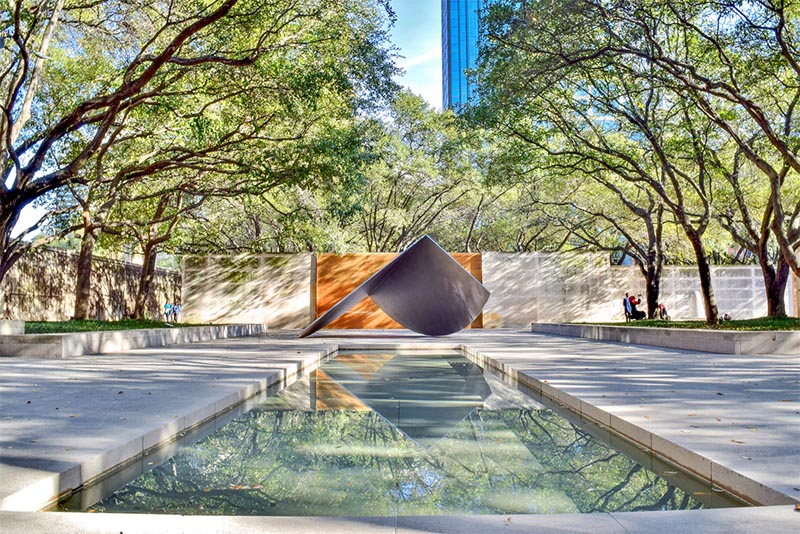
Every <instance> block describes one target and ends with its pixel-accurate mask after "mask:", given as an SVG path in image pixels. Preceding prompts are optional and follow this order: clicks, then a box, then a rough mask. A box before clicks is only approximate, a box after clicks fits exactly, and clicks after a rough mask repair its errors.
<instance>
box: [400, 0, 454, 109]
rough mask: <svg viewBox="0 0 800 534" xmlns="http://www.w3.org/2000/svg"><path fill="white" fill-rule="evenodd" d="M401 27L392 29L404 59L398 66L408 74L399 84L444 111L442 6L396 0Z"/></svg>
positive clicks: (426, 0) (436, 0)
mask: <svg viewBox="0 0 800 534" xmlns="http://www.w3.org/2000/svg"><path fill="white" fill-rule="evenodd" d="M392 8H393V9H394V11H395V14H397V23H396V24H395V25H394V27H392V29H391V37H392V42H393V43H394V45H395V46H396V47H397V48H398V49H399V50H398V53H399V54H400V55H402V56H403V57H401V58H398V59H397V64H398V66H399V67H401V68H402V69H403V70H405V71H406V73H405V75H404V76H403V77H401V78H398V79H397V81H398V82H399V83H400V84H402V85H405V86H406V87H408V88H409V89H411V91H412V92H414V93H416V94H418V95H420V96H422V98H424V99H425V100H427V101H428V103H429V104H430V105H431V106H433V107H434V108H436V109H441V108H442V37H441V36H442V24H441V19H442V12H441V10H442V2H441V0H392Z"/></svg>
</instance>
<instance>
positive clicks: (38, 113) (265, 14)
mask: <svg viewBox="0 0 800 534" xmlns="http://www.w3.org/2000/svg"><path fill="white" fill-rule="evenodd" d="M377 4H380V5H382V6H383V7H384V8H388V5H387V4H386V3H385V2H380V1H379V0H376V2H372V1H370V0H351V1H345V2H337V3H335V4H330V3H328V2H323V1H321V0H319V1H316V0H312V1H307V2H302V3H298V2H294V1H292V0H277V1H275V0H271V1H267V0H224V1H214V2H211V3H209V4H208V5H206V6H205V7H203V8H201V9H199V10H198V7H197V5H196V4H195V3H191V2H182V1H179V2H171V3H169V4H152V3H146V2H138V1H135V0H134V1H124V0H123V1H109V2H100V3H90V4H82V3H78V2H71V0H65V1H63V2H61V1H59V2H56V3H55V4H54V5H53V4H50V3H45V2H42V3H41V4H34V3H32V2H17V3H14V5H13V9H12V10H9V11H4V12H3V16H4V17H6V19H5V20H3V21H2V23H3V26H4V27H8V28H10V29H11V30H10V31H11V36H10V38H9V39H8V40H6V44H7V46H9V47H10V48H11V54H3V60H2V61H3V62H2V64H0V90H2V95H3V102H2V109H3V114H2V119H0V147H2V150H3V153H4V157H3V160H2V162H3V163H2V165H3V166H2V169H1V170H2V176H3V187H2V190H1V191H0V279H2V277H3V276H4V275H5V273H6V272H7V270H8V269H9V268H10V267H11V266H12V265H13V263H14V262H15V261H16V260H17V259H18V258H19V257H20V255H21V254H22V253H24V251H25V250H26V249H27V248H28V247H29V246H30V243H29V242H28V241H25V240H24V239H23V237H24V235H25V232H24V231H23V232H22V234H19V235H17V234H15V233H14V232H15V229H16V227H17V223H18V222H19V215H20V211H21V210H22V208H23V207H25V206H26V205H28V204H29V203H31V202H34V201H37V200H39V199H42V198H44V197H45V196H46V195H49V194H53V193H54V192H57V191H59V190H60V189H61V188H64V187H68V186H70V187H80V186H84V185H86V184H87V180H91V179H99V180H102V181H103V182H105V183H106V185H107V184H108V183H111V182H113V181H115V180H120V179H121V177H122V181H131V182H135V181H136V180H139V179H142V178H143V177H146V176H149V175H152V174H154V173H157V172H165V171H166V170H169V169H175V168H183V169H186V168H197V167H201V166H204V165H208V164H209V161H210V160H213V161H211V164H212V165H214V166H216V169H217V171H219V168H220V167H226V166H227V165H228V164H229V163H230V162H228V161H225V157H224V156H223V155H221V152H220V151H221V150H222V149H223V148H225V147H233V146H236V147H237V148H240V149H241V150H242V151H245V150H248V149H249V150H253V149H254V148H256V147H254V146H252V145H250V146H249V147H245V146H243V145H246V144H247V143H246V141H247V140H259V141H270V140H272V141H274V140H276V137H273V135H275V134H277V132H276V131H274V130H273V131H264V128H266V125H268V124H269V125H271V124H273V122H272V116H273V115H274V114H275V113H278V112H279V111H280V112H282V113H283V114H281V115H280V118H281V119H282V120H283V121H286V120H287V118H288V117H291V116H292V115H293V114H294V112H295V111H297V112H303V113H305V112H307V111H308V110H310V111H313V109H314V108H315V107H316V106H317V105H318V104H319V103H320V102H324V101H330V102H335V103H337V104H339V105H340V106H344V108H345V109H347V110H348V112H349V113H350V114H352V113H354V112H355V110H356V108H357V106H358V105H359V104H360V103H363V102H365V101H367V100H368V99H369V98H370V96H374V95H380V94H383V93H384V92H385V91H387V90H391V89H392V82H391V81H390V80H389V78H388V76H389V75H390V74H391V73H392V72H393V67H392V66H391V63H390V61H389V60H390V56H389V54H388V52H387V50H386V49H385V34H384V33H383V30H381V29H380V24H381V21H382V20H384V19H383V18H381V17H380V16H379V13H378V5H377ZM45 52H47V53H48V54H49V56H45ZM342 54H344V55H345V57H347V58H348V61H346V62H343V61H341V59H340V58H341V57H342ZM42 57H44V58H45V61H52V66H51V67H48V70H47V71H46V73H47V76H45V71H44V69H43V65H44V63H42V62H41V61H40V59H42ZM48 58H49V59H48ZM265 58H266V59H265ZM281 76H283V77H281ZM298 88H302V92H299V91H298V90H297V89H298ZM248 98H250V99H251V102H253V101H255V100H257V99H259V98H260V99H265V101H266V102H269V105H262V106H257V107H255V108H252V113H250V114H248V115H247V116H246V117H242V116H237V115H236V114H235V113H234V111H238V112H241V111H242V110H243V109H246V100H247V99H248ZM28 102H30V104H27V103H28ZM191 103H195V104H196V105H195V106H194V107H193V106H192V105H191ZM232 103H235V104H236V105H233V104H232ZM270 107H271V109H269V108H270ZM226 112H227V113H228V115H225V113H226ZM259 112H261V113H265V114H263V115H259ZM287 114H288V116H287ZM220 117H223V120H219V119H220ZM215 119H216V120H215ZM154 124H161V125H164V126H165V128H164V130H160V129H159V128H157V127H154V126H153V125H154ZM297 124H299V125H300V127H299V128H300V130H299V131H296V130H293V131H290V132H289V133H288V138H287V139H295V138H297V136H302V127H303V126H304V125H307V124H308V122H307V121H298V123H297ZM170 127H173V128H176V130H177V129H180V128H189V129H190V131H192V132H193V133H194V136H193V138H192V139H191V140H192V141H193V143H191V144H190V143H187V142H186V141H187V137H186V136H183V137H182V136H181V135H180V134H179V135H177V142H174V143H172V144H170V135H174V134H175V131H176V130H171V129H170ZM214 128H216V130H214ZM283 134H284V135H286V134H287V132H286V131H284V132H283ZM159 135H160V138H159V140H158V141H154V139H155V138H157V137H159ZM204 136H205V137H207V138H209V139H211V140H212V141H211V142H210V143H208V144H205V143H204V142H203V138H204ZM143 138H144V139H147V142H148V143H149V144H150V145H151V148H153V147H154V148H155V151H154V152H152V153H148V152H147V151H144V150H140V151H135V150H134V151H133V152H132V153H129V154H128V157H132V159H129V160H126V159H125V157H126V156H125V155H123V154H122V152H124V151H122V150H117V151H115V150H114V149H115V148H117V147H118V146H119V145H120V144H125V143H127V144H135V143H137V142H138V141H141V140H142V139H143ZM174 139H175V137H173V140H174ZM111 152H114V155H113V158H114V162H115V163H116V165H115V166H114V170H113V171H112V174H111V175H105V174H103V175H102V176H100V175H98V174H97V173H94V174H92V173H89V172H86V171H85V169H86V167H87V166H88V165H91V164H93V163H97V162H98V161H99V160H100V159H101V157H104V158H106V159H107V160H108V159H111V157H110V156H103V155H104V154H108V153H111ZM270 178H271V179H273V180H274V178H275V176H271V177H270ZM122 181H120V183H119V185H122ZM105 190H106V191H109V192H110V191H111V189H110V188H108V187H106V188H105ZM117 190H118V189H117Z"/></svg>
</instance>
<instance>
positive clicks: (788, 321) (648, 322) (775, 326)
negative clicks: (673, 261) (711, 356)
mask: <svg viewBox="0 0 800 534" xmlns="http://www.w3.org/2000/svg"><path fill="white" fill-rule="evenodd" d="M591 324H602V325H604V326H637V327H640V326H643V327H650V328H694V329H706V330H741V331H751V332H752V331H761V330H800V319H798V318H797V317H786V318H784V319H775V318H772V317H760V318H758V319H744V320H740V321H724V322H721V323H719V324H716V325H708V324H706V322H705V321H662V320H660V319H644V320H642V321H631V322H629V323H622V322H619V323H591Z"/></svg>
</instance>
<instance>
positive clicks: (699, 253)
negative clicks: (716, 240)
mask: <svg viewBox="0 0 800 534" xmlns="http://www.w3.org/2000/svg"><path fill="white" fill-rule="evenodd" d="M685 230H688V228H685ZM686 235H687V237H688V238H689V241H690V242H691V243H692V248H693V249H694V255H695V259H696V260H697V272H698V274H699V275H700V290H701V291H702V293H703V305H704V307H705V310H706V323H708V324H717V323H718V322H719V310H718V309H717V299H716V297H715V296H714V287H713V285H712V283H711V265H710V264H709V263H708V257H707V256H706V247H705V245H703V240H702V239H701V237H700V235H698V234H697V233H696V232H692V231H686Z"/></svg>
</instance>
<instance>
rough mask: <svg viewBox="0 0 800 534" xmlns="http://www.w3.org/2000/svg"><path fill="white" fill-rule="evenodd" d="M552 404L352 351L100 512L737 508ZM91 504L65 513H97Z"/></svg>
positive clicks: (470, 376)
mask: <svg viewBox="0 0 800 534" xmlns="http://www.w3.org/2000/svg"><path fill="white" fill-rule="evenodd" d="M543 402H544V401H542V400H541V399H537V398H535V397H533V396H530V395H528V394H526V393H525V392H523V391H522V390H520V389H518V388H517V387H516V386H514V385H510V384H507V383H505V382H504V381H503V380H502V379H501V378H500V377H498V376H495V375H494V374H491V373H489V372H484V371H483V370H482V369H480V368H479V367H477V366H476V365H475V364H473V363H471V362H470V361H469V360H467V359H465V358H464V357H462V356H461V355H460V354H458V353H447V354H437V355H431V354H419V353H416V354H414V353H406V354H403V353H400V354H384V353H359V354H340V355H339V356H338V357H337V358H336V359H334V360H331V361H329V362H327V363H325V364H324V365H323V366H322V367H320V368H319V369H318V370H316V371H315V372H314V373H313V374H311V375H310V376H308V377H306V378H304V379H301V380H299V381H298V382H296V383H295V384H293V385H292V386H290V387H288V388H286V389H285V390H283V391H282V392H280V393H279V394H277V395H276V396H274V397H270V398H269V399H267V400H266V402H264V403H262V404H260V405H259V406H257V407H256V408H255V409H252V410H250V411H248V412H246V413H244V414H242V415H241V416H239V417H237V418H236V419H234V420H232V421H231V422H229V423H228V424H226V425H225V426H223V427H221V428H219V429H218V430H216V431H215V432H213V433H211V434H209V435H207V436H206V437H205V438H203V439H201V440H200V441H198V442H196V443H194V444H193V445H192V446H190V447H188V448H185V449H183V450H181V451H180V452H179V453H178V454H176V455H175V456H173V457H171V458H169V459H167V460H166V461H164V462H163V463H161V464H160V465H158V466H157V467H155V468H153V469H152V470H150V471H149V472H147V473H145V474H143V475H141V476H139V477H138V478H136V479H134V480H132V481H130V482H129V483H127V484H126V485H124V486H123V487H121V488H119V489H117V490H116V491H114V492H113V493H112V494H110V495H108V496H107V497H105V498H103V499H102V500H100V501H99V502H97V503H95V504H92V505H91V506H90V507H89V510H91V511H95V512H142V513H170V514H224V515H303V516H313V515H347V516H393V515H433V514H544V513H574V512H612V511H637V510H674V509H688V508H704V507H722V506H734V505H737V503H735V502H734V501H732V500H730V499H728V498H727V497H726V496H725V495H723V494H720V493H718V492H716V491H713V490H712V489H711V488H709V487H708V486H705V485H703V484H701V483H699V482H697V481H695V480H693V479H691V478H689V477H687V476H686V475H683V474H681V473H679V472H677V471H676V470H675V469H674V468H672V467H669V466H667V465H664V464H661V463H659V462H658V461H656V460H654V459H653V458H652V457H650V456H648V455H646V454H644V453H642V452H641V451H639V450H638V449H636V448H635V447H631V446H630V445H625V444H624V443H620V444H617V443H615V447H616V448H612V447H611V445H609V436H606V439H605V440H603V439H598V437H601V438H602V437H603V434H604V431H602V430H600V429H598V428H597V427H595V426H594V425H591V424H588V425H583V424H581V423H580V422H577V421H575V420H574V418H565V417H562V416H561V415H559V414H557V413H556V412H555V411H553V410H552V409H549V408H547V407H546V406H545V405H544V404H543ZM611 439H616V438H611ZM618 449H626V452H627V453H629V454H623V453H622V452H620V450H618ZM631 455H632V456H631ZM645 465H646V466H648V468H646V467H644V466H645ZM80 502H81V499H80V498H79V497H76V498H74V499H73V500H72V501H68V502H65V503H62V507H61V509H66V510H69V509H76V506H77V507H79V508H81V509H85V508H86V505H85V504H84V505H82V506H81V505H76V504H74V503H80Z"/></svg>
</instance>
